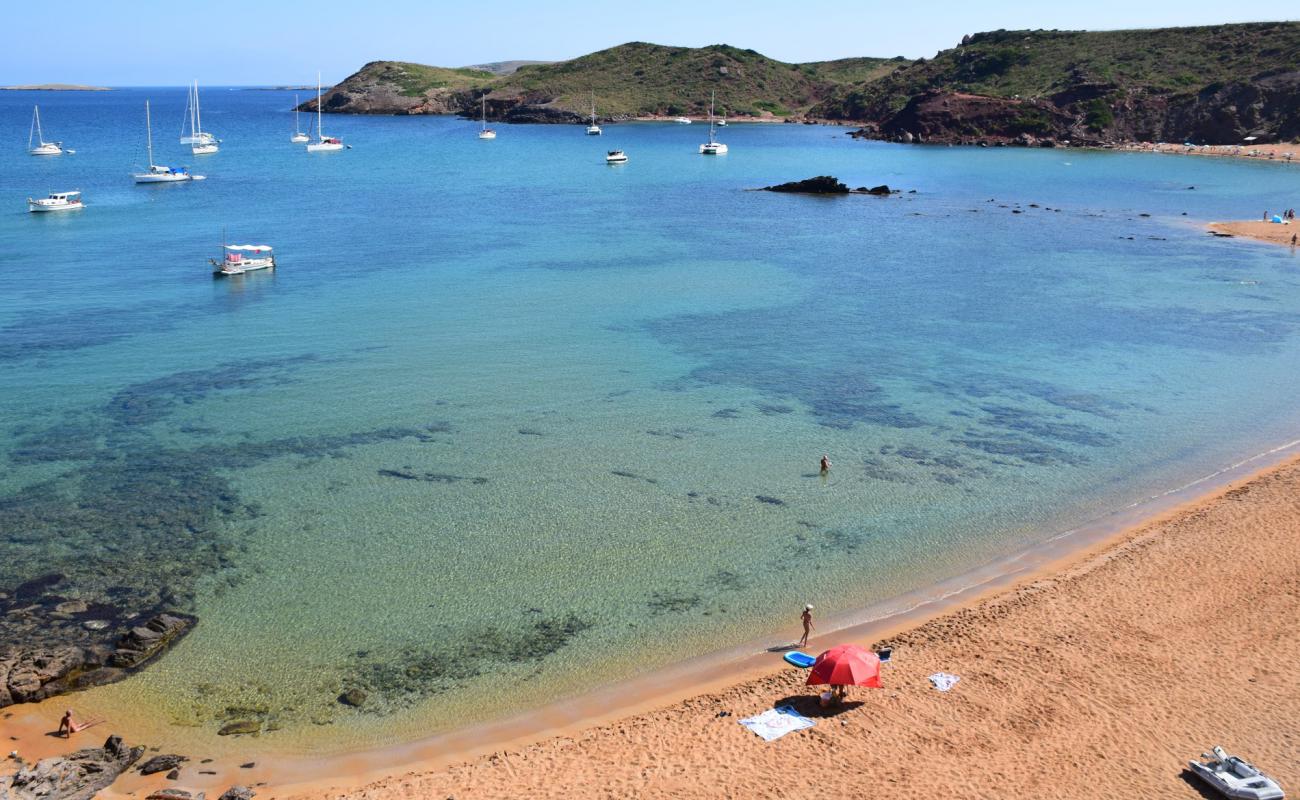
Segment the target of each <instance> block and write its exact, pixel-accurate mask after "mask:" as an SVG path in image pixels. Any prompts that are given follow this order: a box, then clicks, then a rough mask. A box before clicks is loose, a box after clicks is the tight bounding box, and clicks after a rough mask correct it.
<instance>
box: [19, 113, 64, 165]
mask: <svg viewBox="0 0 1300 800" xmlns="http://www.w3.org/2000/svg"><path fill="white" fill-rule="evenodd" d="M33 140H35V142H36V146H35V147H32V141H33ZM27 152H28V153H31V154H32V155H34V156H58V155H62V154H63V142H47V141H45V134H44V133H42V132H41V107H40V106H32V129H31V130H30V131H29V132H28V133H27Z"/></svg>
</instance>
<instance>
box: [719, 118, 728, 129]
mask: <svg viewBox="0 0 1300 800" xmlns="http://www.w3.org/2000/svg"><path fill="white" fill-rule="evenodd" d="M718 127H719V128H725V127H727V121H726V120H725V119H720V120H718Z"/></svg>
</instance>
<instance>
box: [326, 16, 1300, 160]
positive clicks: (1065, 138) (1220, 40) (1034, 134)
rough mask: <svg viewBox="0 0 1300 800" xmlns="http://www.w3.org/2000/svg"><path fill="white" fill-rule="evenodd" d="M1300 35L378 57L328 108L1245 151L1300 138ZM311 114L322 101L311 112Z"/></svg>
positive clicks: (991, 37) (1050, 34)
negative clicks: (491, 63)
mask: <svg viewBox="0 0 1300 800" xmlns="http://www.w3.org/2000/svg"><path fill="white" fill-rule="evenodd" d="M1297 64H1300V23H1296V22H1277V23H1249V24H1237V25H1219V26H1212V27H1200V28H1163V29H1154V30H1131V31H1103V32H1087V31H1043V30H1036V31H1005V30H1000V31H993V32H988V33H978V34H974V35H971V36H967V37H965V38H964V39H963V40H962V42H961V43H960V44H959V45H958V46H957V47H955V48H952V49H949V50H944V51H942V52H940V53H938V54H937V55H936V56H935V57H934V58H932V59H924V58H922V59H918V60H916V61H911V62H908V61H906V60H903V59H900V58H892V59H886V58H855V59H841V60H839V61H823V62H814V63H808V64H785V63H782V62H779V61H775V60H773V59H770V58H767V57H765V56H763V55H761V54H759V53H756V52H754V51H752V50H741V49H738V48H735V47H729V46H726V45H712V46H709V47H704V48H695V49H692V48H680V47H679V48H674V47H663V46H660V45H652V44H646V43H641V42H633V43H629V44H625V45H620V46H618V47H614V48H610V49H609V50H602V51H600V52H597V53H592V54H590V55H586V56H582V57H580V58H576V59H573V60H571V61H564V62H558V63H554V64H531V65H524V66H522V67H520V68H519V69H518V70H516V71H514V72H511V73H509V74H506V75H497V74H493V73H490V72H486V71H482V70H475V69H444V68H439V67H427V66H423V65H419V64H408V63H401V62H388V61H378V62H372V63H370V64H367V65H366V66H365V67H363V68H362V69H361V70H360V71H358V72H357V73H356V74H354V75H352V76H351V77H349V78H348V79H346V80H344V81H343V82H342V83H340V84H339V85H338V86H336V87H334V88H333V89H331V90H330V92H329V93H328V94H326V95H325V98H324V110H326V111H331V112H337V113H357V114H460V115H465V116H477V115H478V114H479V113H480V101H481V100H485V103H486V109H487V114H488V116H489V117H490V118H492V119H495V120H503V121H506V122H554V123H577V122H581V121H582V120H584V119H586V118H587V116H588V115H589V113H590V102H591V100H593V99H594V101H595V102H596V105H597V112H598V115H599V116H600V117H601V118H603V119H605V120H609V121H618V120H626V119H633V118H636V117H643V116H663V115H667V116H677V115H680V114H694V115H703V114H705V113H706V112H707V110H708V108H707V103H708V100H709V98H710V94H711V92H712V91H714V90H716V92H717V101H718V107H719V109H720V110H721V111H720V113H722V114H723V115H724V116H728V117H730V118H731V119H733V120H734V119H742V120H743V119H747V118H750V119H783V120H785V121H787V122H793V121H804V120H822V121H832V122H837V123H842V124H854V123H856V124H859V125H860V126H861V127H860V128H859V129H858V130H857V132H856V134H855V135H857V136H860V137H864V138H869V139H885V140H890V141H900V142H922V143H951V144H1020V145H1045V146H1052V145H1055V144H1058V143H1067V142H1068V143H1072V144H1076V145H1103V144H1108V143H1115V142H1121V141H1177V142H1182V141H1193V142H1196V143H1204V144H1225V143H1237V142H1240V141H1242V140H1243V139H1244V138H1246V137H1247V136H1254V137H1255V138H1256V140H1258V141H1287V140H1290V139H1294V138H1297V137H1300V69H1298V68H1297ZM303 108H305V109H314V108H315V100H311V101H309V102H308V103H305V104H304V105H303Z"/></svg>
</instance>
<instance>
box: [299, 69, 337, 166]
mask: <svg viewBox="0 0 1300 800" xmlns="http://www.w3.org/2000/svg"><path fill="white" fill-rule="evenodd" d="M320 107H321V102H320V73H319V72H317V73H316V136H317V137H318V138H317V140H316V141H314V142H312V143H310V144H308V145H307V152H308V153H332V152H333V151H335V150H342V149H343V146H344V145H343V140H342V139H339V138H338V137H335V136H326V135H325V129H324V128H322V127H321V116H320V114H321V111H320Z"/></svg>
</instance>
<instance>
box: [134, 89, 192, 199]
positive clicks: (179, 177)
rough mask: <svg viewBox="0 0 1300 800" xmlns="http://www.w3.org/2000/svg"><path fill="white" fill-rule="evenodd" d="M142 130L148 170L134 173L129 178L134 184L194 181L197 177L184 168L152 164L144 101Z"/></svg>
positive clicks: (150, 125) (149, 122)
mask: <svg viewBox="0 0 1300 800" xmlns="http://www.w3.org/2000/svg"><path fill="white" fill-rule="evenodd" d="M144 129H145V141H146V147H147V148H148V152H149V170H148V171H147V172H137V173H134V174H133V175H132V176H131V177H133V178H135V182H136V183H179V182H180V181H189V180H194V179H195V178H197V177H198V176H196V175H191V174H190V172H189V170H188V169H186V168H185V167H167V166H163V165H162V164H155V163H153V123H152V121H151V120H150V119H149V101H148V100H146V101H144Z"/></svg>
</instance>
